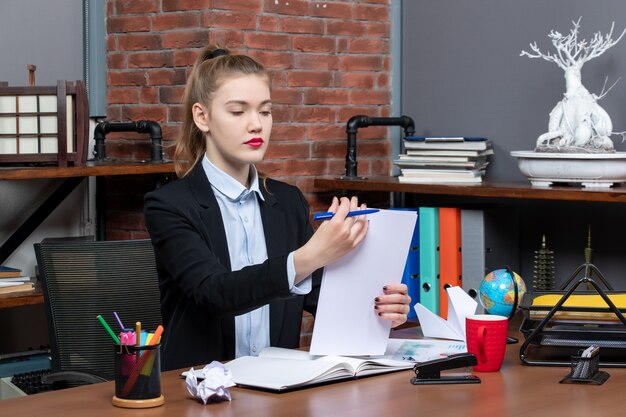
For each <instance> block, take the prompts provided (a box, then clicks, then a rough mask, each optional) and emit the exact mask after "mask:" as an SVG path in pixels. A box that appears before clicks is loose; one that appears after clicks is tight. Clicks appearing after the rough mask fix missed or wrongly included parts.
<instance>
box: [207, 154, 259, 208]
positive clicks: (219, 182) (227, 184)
mask: <svg viewBox="0 0 626 417" xmlns="http://www.w3.org/2000/svg"><path fill="white" fill-rule="evenodd" d="M202 168H204V172H205V174H206V176H207V178H208V180H209V182H210V183H211V186H212V187H213V188H214V189H215V190H217V191H219V192H220V193H221V194H223V195H224V196H226V197H227V198H228V199H229V200H232V201H238V200H240V199H241V198H243V197H244V196H246V195H247V194H249V193H251V192H255V193H256V194H257V195H258V196H259V198H260V199H261V200H263V201H265V198H264V197H263V193H261V189H260V188H259V175H258V172H257V169H256V167H255V166H254V165H250V179H251V181H250V189H247V188H246V187H244V186H243V185H242V184H241V183H240V182H239V181H237V180H236V179H234V178H233V177H231V176H230V175H228V174H227V173H225V172H224V171H222V170H221V169H219V168H218V167H216V166H215V165H213V163H212V162H211V161H209V158H207V156H206V154H205V155H204V158H202Z"/></svg>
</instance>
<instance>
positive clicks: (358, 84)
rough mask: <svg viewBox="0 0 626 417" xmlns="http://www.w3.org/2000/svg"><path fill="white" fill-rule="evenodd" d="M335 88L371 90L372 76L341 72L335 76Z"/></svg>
mask: <svg viewBox="0 0 626 417" xmlns="http://www.w3.org/2000/svg"><path fill="white" fill-rule="evenodd" d="M335 87H347V88H373V87H374V74H369V73H358V72H342V73H338V74H336V76H335Z"/></svg>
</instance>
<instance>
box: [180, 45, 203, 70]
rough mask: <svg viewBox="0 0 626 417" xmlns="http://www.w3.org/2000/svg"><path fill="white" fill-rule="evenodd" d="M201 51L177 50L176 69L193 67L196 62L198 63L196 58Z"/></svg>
mask: <svg viewBox="0 0 626 417" xmlns="http://www.w3.org/2000/svg"><path fill="white" fill-rule="evenodd" d="M199 53H200V50H199V49H198V50H196V49H187V50H183V51H180V50H175V51H174V66H175V67H191V66H193V64H194V62H196V58H197V57H198V54H199Z"/></svg>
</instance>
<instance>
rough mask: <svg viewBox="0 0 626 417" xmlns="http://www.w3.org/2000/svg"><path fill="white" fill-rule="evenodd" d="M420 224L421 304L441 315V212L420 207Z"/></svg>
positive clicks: (433, 208) (431, 208)
mask: <svg viewBox="0 0 626 417" xmlns="http://www.w3.org/2000/svg"><path fill="white" fill-rule="evenodd" d="M418 223H419V260H420V263H419V267H420V303H421V304H422V305H423V306H424V307H426V308H427V309H429V310H430V311H432V312H433V313H435V314H439V210H438V209H437V208H435V207H420V208H419V215H418Z"/></svg>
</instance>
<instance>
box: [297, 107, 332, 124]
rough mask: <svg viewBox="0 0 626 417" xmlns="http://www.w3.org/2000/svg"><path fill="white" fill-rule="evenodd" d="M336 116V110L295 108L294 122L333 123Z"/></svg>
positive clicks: (327, 108)
mask: <svg viewBox="0 0 626 417" xmlns="http://www.w3.org/2000/svg"><path fill="white" fill-rule="evenodd" d="M335 114H336V112H335V109H334V108H329V107H320V106H307V107H294V111H293V120H295V121H296V122H298V123H332V122H334V121H335Z"/></svg>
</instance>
